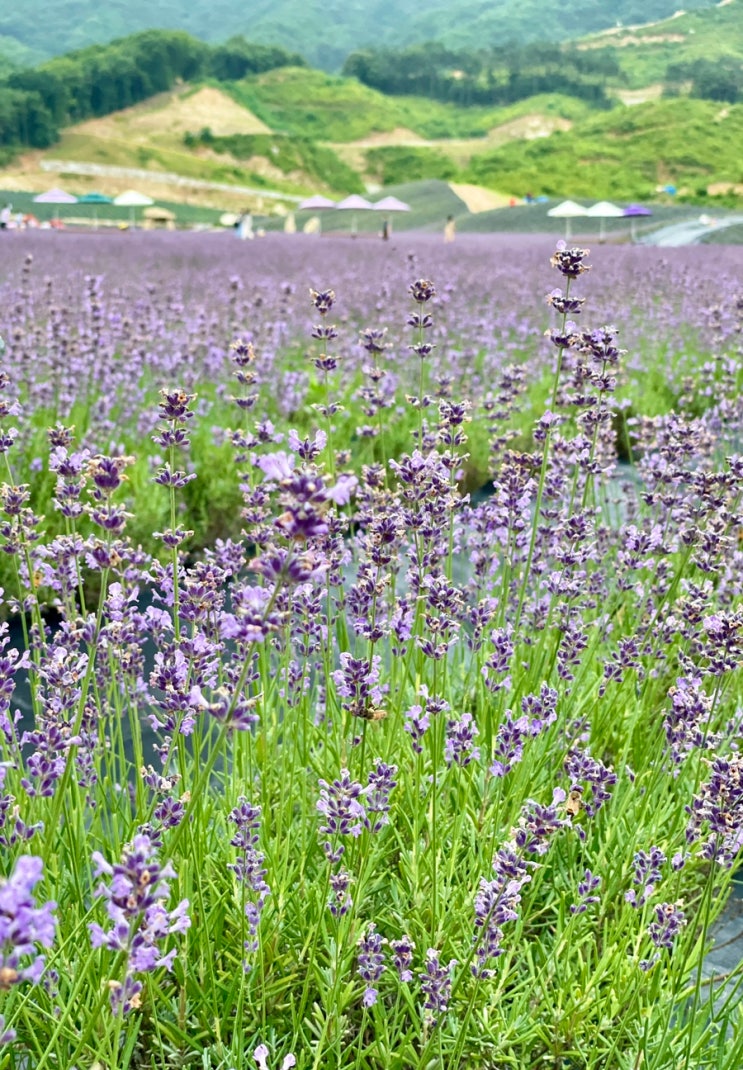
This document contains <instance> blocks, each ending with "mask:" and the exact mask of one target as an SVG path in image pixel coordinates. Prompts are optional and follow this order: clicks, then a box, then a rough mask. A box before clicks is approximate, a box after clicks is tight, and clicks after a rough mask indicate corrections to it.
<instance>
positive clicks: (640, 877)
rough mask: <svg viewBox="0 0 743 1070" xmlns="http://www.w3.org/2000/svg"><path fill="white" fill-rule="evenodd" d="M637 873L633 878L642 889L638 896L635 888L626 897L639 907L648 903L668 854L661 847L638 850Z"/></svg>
mask: <svg viewBox="0 0 743 1070" xmlns="http://www.w3.org/2000/svg"><path fill="white" fill-rule="evenodd" d="M633 861H634V866H635V873H634V877H633V878H632V881H633V884H637V885H639V886H640V888H641V889H642V891H641V892H640V895H639V896H638V895H637V894H636V893H635V892H634V890H633V889H630V890H629V891H628V892H625V894H624V898H625V900H626V901H627V902H628V903H629V904H630V906H633V907H635V909H639V908H640V907H642V906H644V905H645V903H647V901H648V899H649V898H650V897H651V895H652V894H653V892H654V891H655V885H656V884H657V883H658V881H659V880H660V878H661V867H662V866H664V865H665V863H666V856H665V855H664V853H663V851H661V849H660V847H651V848H650V851H649V852H645V851H638V852H637V854H636V855H635V857H634V860H633Z"/></svg>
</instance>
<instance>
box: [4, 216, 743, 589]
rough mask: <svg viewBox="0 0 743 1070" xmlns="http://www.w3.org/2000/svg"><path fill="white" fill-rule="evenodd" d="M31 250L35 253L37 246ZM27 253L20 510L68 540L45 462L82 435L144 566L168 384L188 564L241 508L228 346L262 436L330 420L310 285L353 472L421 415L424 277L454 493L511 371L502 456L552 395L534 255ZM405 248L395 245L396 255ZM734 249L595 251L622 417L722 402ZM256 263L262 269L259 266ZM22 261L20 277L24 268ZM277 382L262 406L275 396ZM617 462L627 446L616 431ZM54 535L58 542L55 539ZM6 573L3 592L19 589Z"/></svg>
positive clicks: (194, 246) (270, 250)
mask: <svg viewBox="0 0 743 1070" xmlns="http://www.w3.org/2000/svg"><path fill="white" fill-rule="evenodd" d="M41 237H43V238H45V239H47V240H45V241H43V240H40V238H41ZM147 237H148V236H146V235H134V234H133V235H126V236H121V235H116V236H105V237H104V236H97V237H96V239H95V240H94V241H91V239H90V237H89V236H87V237H86V236H85V235H73V234H68V235H63V236H60V235H43V236H39V235H28V236H27V237H26V238H24V240H23V241H20V240H18V241H15V240H9V241H8V242H6V243H5V246H4V248H3V252H4V254H5V255H4V257H3V261H2V263H0V336H2V337H3V338H4V339H5V341H6V343H7V346H8V354H7V359H8V363H9V366H10V367H11V368H12V370H13V379H14V384H15V388H16V389H17V390H18V391H19V392H20V393H21V395H22V397H23V405H24V416H25V420H24V424H23V426H22V427H21V428H20V429H19V430H20V434H21V438H20V439H19V442H18V449H17V451H16V478H18V479H19V480H20V481H21V482H25V483H28V484H29V487H30V492H31V503H32V505H33V507H34V508H36V509H37V510H38V511H39V512H43V513H45V514H47V517H46V520H47V531H49V532H51V531H52V530H53V531H54V532H55V533H61V532H62V530H63V528H62V525H61V523H60V522H59V519H58V518H57V517H56V516H55V515H54V513H53V511H51V510H50V509H49V503H50V501H51V498H52V497H53V494H54V481H55V476H54V473H53V472H52V471H50V469H49V465H48V463H47V460H46V429H47V427H48V426H49V425H50V424H54V423H56V422H58V421H61V422H63V423H65V424H74V426H75V429H76V436H77V438H76V442H77V445H78V447H79V448H87V449H90V450H91V451H92V452H93V453H124V454H127V455H133V456H134V458H135V461H134V464H133V465H132V466H130V468H129V469H128V471H127V477H128V490H129V497H130V501H131V502H132V503H133V508H132V509H131V511H132V513H133V516H132V517H131V519H130V521H129V524H128V528H127V530H128V532H129V534H130V536H131V537H132V538H133V539H134V541H135V542H140V543H142V545H143V547H144V548H145V549H146V550H147V551H148V552H153V551H156V544H155V542H154V541H153V539H152V532H153V531H156V530H159V529H160V528H161V527H162V526H163V525H164V524H165V523H166V520H167V503H166V502H164V501H162V500H161V499H159V498H158V497H157V496H153V495H152V493H151V489H150V488H151V484H150V475H151V470H152V466H153V464H154V465H157V464H158V463H159V460H160V457H161V456H162V451H161V450H160V449H159V448H158V447H157V446H156V444H155V443H154V442H153V440H152V436H153V435H154V432H155V424H156V422H157V411H156V398H157V391H158V389H159V388H161V387H163V386H172V385H173V384H174V383H176V384H178V385H179V386H181V387H182V388H183V389H186V390H188V391H189V392H190V393H196V394H197V395H198V400H197V402H196V411H197V416H198V420H197V422H196V425H195V427H194V432H193V434H192V440H191V446H190V453H189V458H188V463H189V465H190V466H191V467H190V470H193V471H198V472H199V479H198V480H196V481H194V482H192V483H190V484H189V485H188V486H187V487H186V488H184V491H183V494H182V495H181V497H180V500H179V503H178V504H179V509H180V510H182V511H183V512H184V513H186V514H187V515H188V523H187V526H188V527H189V528H191V529H193V530H194V537H193V539H192V540H191V542H190V547H191V548H192V549H198V548H201V547H204V546H208V545H212V544H213V543H214V540H215V538H216V537H217V536H218V535H219V536H221V537H226V536H230V537H232V538H237V537H239V535H240V519H239V512H240V504H241V503H240V494H239V489H238V480H237V479H236V471H235V465H234V457H233V453H232V450H231V447H230V445H229V441H228V439H227V436H226V434H225V431H226V429H228V428H229V427H230V426H231V424H232V418H231V415H230V413H231V406H230V405H229V403H227V401H226V395H227V393H228V392H229V391H228V375H227V371H226V368H227V367H228V365H229V346H230V343H231V342H232V341H233V340H234V339H235V338H236V337H238V336H240V337H248V338H250V339H251V340H252V341H253V343H254V345H255V349H256V354H257V356H256V371H257V375H258V379H259V381H260V382H261V383H262V384H263V385H264V387H265V388H264V389H263V390H262V392H261V399H260V412H261V415H262V418H263V420H264V421H265V423H266V430H267V431H270V428H271V427H272V426H274V427H275V428H277V429H278V430H282V429H283V430H286V428H287V426H288V427H292V428H294V429H296V430H297V431H298V433H299V434H300V435H301V436H302V437H304V436H305V435H307V434H309V433H313V432H314V428H315V424H316V418H315V414H314V409H313V405H314V404H317V403H322V402H323V400H324V395H325V390H326V386H327V383H326V377H325V376H324V375H323V374H322V373H319V372H318V371H317V370H316V369H315V368H314V367H313V365H312V362H311V357H312V353H311V350H310V347H309V346H308V340H309V335H310V333H311V329H312V319H311V316H310V309H309V307H308V302H307V301H306V284H307V283H308V282H311V281H312V280H316V279H318V275H319V277H320V278H326V279H330V280H332V281H333V285H334V288H335V289H336V290H337V292H338V294H339V297H340V304H339V306H337V311H338V317H337V319H338V332H339V333H338V338H337V340H336V341H335V350H334V352H335V354H336V356H337V359H338V364H337V367H336V369H335V370H334V371H333V373H332V374H331V376H330V378H331V380H332V389H333V397H334V400H335V402H336V403H338V404H339V405H340V406H341V408H340V410H339V412H338V413H337V414H336V416H335V420H334V426H335V428H336V433H337V436H338V440H339V441H340V442H343V443H344V445H345V446H346V447H347V448H349V449H350V450H351V464H352V466H353V468H354V470H355V471H356V472H357V473H358V471H359V470H360V467H361V465H362V464H365V463H366V464H368V463H374V462H385V461H386V459H387V456H399V455H400V454H401V453H402V452H404V451H407V450H409V448H410V443H411V441H412V439H411V435H412V433H413V432H414V431H415V427H416V421H415V413H414V411H413V410H412V409H411V407H410V406H408V405H407V404H406V403H405V401H404V397H405V395H406V394H410V393H415V391H416V389H418V386H419V384H418V382H417V379H418V368H417V365H416V362H415V361H414V360H411V359H409V351H408V349H407V344H408V343H409V341H410V339H409V338H408V337H407V336H406V332H404V331H400V330H399V326H400V325H402V324H404V322H405V316H406V312H405V302H406V299H407V298H406V292H407V286H408V284H409V282H410V280H411V279H413V278H416V277H419V276H420V275H426V276H430V277H432V278H434V279H436V280H438V283H439V293H438V297H437V301H438V304H439V306H440V307H441V308H442V312H443V313H445V314H443V315H441V316H439V317H437V318H436V321H435V322H434V325H433V327H432V328H431V330H430V332H429V338H428V341H429V343H432V344H433V345H434V348H433V349H432V351H431V353H430V354H429V356H428V357H427V358H426V364H427V375H428V382H429V385H430V390H431V393H432V394H433V395H434V396H438V395H442V396H446V394H447V392H449V393H450V394H451V396H453V397H455V398H467V399H469V400H470V401H471V404H472V409H471V413H470V414H471V416H472V417H473V419H472V422H471V424H470V426H469V429H468V442H467V456H466V457H465V458H464V459H463V462H462V469H463V475H462V480H461V481H460V483H461V485H463V486H464V487H465V489H467V490H473V489H476V488H477V487H479V486H480V485H482V484H483V483H484V482H485V481H486V480H487V479H488V478H489V476H490V474H491V461H490V446H491V441H490V435H489V419H490V414H491V412H492V411H493V409H494V407H497V395H496V393H495V391H494V389H493V388H494V386H495V385H496V384H497V383H498V382H499V380H500V378H501V376H502V374H503V371H504V369H505V368H507V367H508V366H509V365H512V364H516V365H518V369H519V374H520V375H522V376H523V384H524V387H525V389H524V392H523V394H522V397H521V401H520V405H519V408H518V411H516V412H514V413H513V414H512V417H511V419H510V427H511V428H512V429H513V430H516V431H517V432H518V436H517V437H516V439H515V440H514V445H515V446H516V447H517V448H519V449H522V450H527V449H531V448H532V445H533V442H532V429H533V426H534V422H535V420H536V419H537V418H538V416H539V415H540V413H541V412H542V411H543V409H544V408H545V407H546V405H547V404H548V398H549V396H550V392H551V382H552V377H551V359H552V357H551V346H550V344H549V342H548V340H545V339H544V338H543V335H544V331H545V329H546V328H547V327H548V326H549V318H548V309H547V307H546V306H545V305H543V304H542V303H541V302H540V301H538V300H536V299H535V298H537V295H538V294H539V293H540V291H541V290H542V288H543V287H545V286H546V285H547V283H548V279H547V277H546V276H547V271H546V269H545V265H546V258H545V256H544V249H543V243H540V242H539V241H537V240H534V239H524V240H522V243H521V244H520V245H514V244H513V242H512V241H511V242H506V241H504V240H503V239H497V238H493V237H489V238H488V239H487V240H483V241H478V240H476V239H472V240H471V241H470V242H466V243H465V242H463V243H462V244H461V246H456V250H455V255H453V254H452V252H451V250H449V249H448V247H446V246H438V245H436V244H433V243H431V242H430V241H429V242H426V241H425V240H424V239H423V238H418V239H415V240H414V239H408V238H406V239H404V240H405V245H404V246H403V247H401V248H400V249H399V250H398V248H397V247H396V245H395V243H394V242H393V243H392V245H391V246H385V247H382V246H381V243H379V244H377V243H373V244H371V243H369V242H359V243H358V244H356V243H352V242H350V241H348V242H342V241H338V242H332V241H327V242H323V243H321V247H318V244H319V243H313V242H302V241H298V242H295V243H294V244H290V243H288V242H283V243H282V241H281V240H280V236H279V237H274V238H273V239H266V240H265V241H264V242H261V243H260V244H259V246H255V247H253V246H251V249H250V250H249V251H248V252H246V251H245V249H243V248H242V247H240V248H235V247H234V246H233V248H232V249H230V256H229V257H227V256H225V241H224V239H222V240H220V239H219V237H213V236H191V235H157V236H156V238H153V237H152V236H149V240H146V239H147ZM400 240H402V239H400ZM733 252H734V250H708V249H696V250H688V249H687V250H674V254H673V258H672V259H671V258H669V256H668V254H667V253H666V252H665V251H664V250H654V249H643V250H638V249H632V248H630V247H625V248H619V249H616V248H615V249H614V250H612V251H611V253H610V252H609V250H608V249H606V248H603V249H601V248H600V249H599V250H598V251H597V252H596V253H595V254H594V255H595V257H596V259H597V264H598V265H599V269H600V270H599V272H597V274H596V276H595V281H594V283H593V287H592V303H593V310H594V311H593V315H594V317H595V319H594V322H596V323H612V322H615V321H616V320H617V318H619V321H620V322H621V324H622V342H623V345H624V346H625V348H627V350H628V353H627V358H626V360H625V361H624V363H623V366H622V369H621V370H620V374H619V376H618V382H617V390H616V393H615V395H614V396H615V402H614V411H615V413H616V416H617V419H618V420H621V421H622V422H623V421H624V420H625V419H626V418H628V417H630V416H632V415H651V416H654V415H659V414H662V413H666V412H668V411H670V410H671V409H672V408H675V409H676V410H677V411H680V412H685V413H689V414H692V415H698V414H699V413H700V412H702V411H704V410H705V409H706V408H708V407H709V405H710V403H711V400H712V398H713V397H714V391H715V389H716V386H715V379H716V375H717V372H718V368H717V365H716V364H715V363H714V362H710V361H709V359H708V355H709V354H710V353H711V352H718V353H719V352H722V351H724V350H725V349H726V348H727V347H729V345H730V343H731V338H733V337H734V332H735V329H736V324H737V320H738V315H737V312H736V307H735V302H736V299H737V296H738V292H739V289H738V276H739V265H738V264H737V262H736V259H735V256H734V255H733ZM257 254H259V255H257ZM24 259H25V262H24ZM369 325H371V326H374V327H388V328H390V330H389V334H388V339H387V342H388V346H389V348H388V349H387V350H386V351H385V355H384V367H385V371H386V375H385V377H384V378H383V379H382V380H380V382H379V389H380V390H381V392H382V398H381V401H380V403H381V404H382V405H384V407H385V412H386V431H385V448H386V449H387V451H388V453H387V455H383V453H382V450H381V448H380V443H379V441H378V439H375V437H374V434H375V429H376V426H377V424H378V418H377V417H376V408H375V406H376V404H377V403H375V402H374V400H371V401H369V399H368V391H369V387H370V384H369V382H368V376H367V375H366V374H365V373H364V364H365V351H364V350H363V348H362V347H360V346H359V345H358V333H359V329H361V328H363V327H366V326H369ZM269 384H270V388H269ZM619 430H620V432H621V433H620V434H619V436H618V442H619V446H620V449H621V450H622V453H623V455H624V456H625V457H626V456H627V453H628V441H627V438H626V434H624V433H623V428H621V429H619ZM55 525H56V526H55ZM7 565H8V563H7V561H5V560H4V559H3V558H2V557H0V585H4V586H6V587H7V586H8V584H9V582H10V579H11V578H12V572H11V571H10V570H9V569H8V567H7Z"/></svg>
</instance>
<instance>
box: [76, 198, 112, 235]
mask: <svg viewBox="0 0 743 1070" xmlns="http://www.w3.org/2000/svg"><path fill="white" fill-rule="evenodd" d="M77 203H78V204H92V205H93V227H94V228H97V227H98V205H99V204H113V203H114V201H113V197H107V196H106V194H105V193H83V195H82V197H78V199H77Z"/></svg>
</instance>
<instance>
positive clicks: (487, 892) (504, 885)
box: [471, 845, 531, 979]
mask: <svg viewBox="0 0 743 1070" xmlns="http://www.w3.org/2000/svg"><path fill="white" fill-rule="evenodd" d="M493 870H494V872H495V877H494V878H493V879H492V880H489V881H488V880H486V879H485V878H484V877H483V878H482V879H481V880H480V888H479V891H478V893H477V895H476V896H475V935H474V942H475V959H476V961H475V962H474V963H473V964H472V967H471V968H472V974H473V976H474V977H480V978H483V979H485V978H488V977H491V976H492V973H493V971H492V970H491V969H489V968H488V965H487V964H488V962H489V961H490V960H491V959H495V958H498V957H499V956H500V955H502V954H503V948H502V947H501V939H502V937H503V926H504V925H505V924H506V922H509V921H516V919H517V918H518V905H519V903H520V902H521V889H522V888H523V887H524V885H525V884H528V883H529V881H530V880H531V876H530V874H529V864H528V863H527V862H525V861H524V860H523V859H522V858H521V856H520V855H519V854H518V853H517V851H516V850H514V848H513V847H512V846H510V845H509V846H507V847H505V848H502V849H501V850H500V851H498V853H497V854H496V856H495V858H494V860H493Z"/></svg>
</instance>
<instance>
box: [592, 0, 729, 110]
mask: <svg viewBox="0 0 743 1070" xmlns="http://www.w3.org/2000/svg"><path fill="white" fill-rule="evenodd" d="M684 6H685V8H687V9H688V8H690V7H691V6H692V5H690V4H685V5H684ZM576 47H577V48H578V49H582V50H601V51H604V52H610V53H612V54H613V55H614V56H615V57H616V59H617V61H618V63H619V65H620V67H621V70H622V74H623V75H624V78H625V80H626V84H627V86H628V88H630V89H641V88H644V87H647V86H649V85H653V84H657V83H662V82H671V83H672V82H674V81H676V82H677V83H678V82H682V81H685V80H686V81H688V74H687V77H686V78H684V75H683V71H684V68H686V70H687V72H689V71H692V70H693V64H695V63H698V62H699V61H706V62H711V63H715V64H718V65H719V64H720V63H724V62H725V60H726V59H730V60H733V61H736V62H737V63H738V67H739V69H740V63H741V60H743V4H742V3H741V0H723V2H722V3H718V4H716V5H715V6H714V7H708V8H705V9H704V10H700V11H689V10H686V11H682V12H678V13H677V14H676V15H674V16H673V17H672V18H669V19H666V20H664V21H660V22H653V23H650V24H649V25H643V26H635V27H632V29H631V30H629V29H626V28H614V29H611V30H607V31H605V32H603V33H600V34H596V35H594V36H591V37H588V38H586V39H585V40H583V41H578V42H577V43H576ZM674 70H675V71H676V72H677V74H680V75H681V77H678V76H676V77H675V76H674ZM669 71H670V77H669ZM676 88H679V87H678V86H676ZM687 88H688V87H687Z"/></svg>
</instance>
